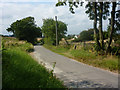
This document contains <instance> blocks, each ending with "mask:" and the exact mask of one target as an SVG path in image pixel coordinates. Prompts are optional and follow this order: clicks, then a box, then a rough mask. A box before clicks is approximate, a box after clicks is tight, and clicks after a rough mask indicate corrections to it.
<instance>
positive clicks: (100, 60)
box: [44, 45, 120, 73]
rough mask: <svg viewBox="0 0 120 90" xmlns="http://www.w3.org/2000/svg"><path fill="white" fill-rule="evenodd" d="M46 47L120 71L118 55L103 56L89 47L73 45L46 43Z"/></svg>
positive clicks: (81, 60)
mask: <svg viewBox="0 0 120 90" xmlns="http://www.w3.org/2000/svg"><path fill="white" fill-rule="evenodd" d="M44 47H45V48H48V49H50V50H51V51H53V52H55V53H58V54H61V55H64V56H67V57H69V58H72V59H75V60H77V61H79V62H82V63H85V64H89V65H92V66H95V67H98V68H102V69H106V70H109V71H112V72H116V73H118V69H120V65H119V64H118V63H119V62H118V57H117V56H111V55H108V56H105V55H104V56H102V55H98V54H97V53H95V52H91V51H90V50H88V49H85V50H84V49H83V48H81V49H78V50H77V49H76V50H75V49H73V46H69V48H66V46H65V47H63V46H57V47H56V46H48V45H44Z"/></svg>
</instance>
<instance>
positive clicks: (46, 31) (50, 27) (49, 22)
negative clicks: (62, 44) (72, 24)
mask: <svg viewBox="0 0 120 90" xmlns="http://www.w3.org/2000/svg"><path fill="white" fill-rule="evenodd" d="M57 30H58V31H57V34H58V44H59V41H60V40H61V39H62V38H63V37H65V34H66V32H67V25H66V24H65V23H64V22H62V21H58V29H57ZM42 32H43V35H44V37H45V38H44V41H45V43H46V44H50V45H55V44H56V29H55V20H53V19H43V26H42Z"/></svg>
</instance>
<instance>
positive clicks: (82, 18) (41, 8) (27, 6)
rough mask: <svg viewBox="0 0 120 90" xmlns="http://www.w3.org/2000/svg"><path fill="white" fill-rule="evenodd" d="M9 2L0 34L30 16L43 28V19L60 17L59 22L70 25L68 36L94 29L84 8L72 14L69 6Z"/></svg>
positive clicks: (4, 7)
mask: <svg viewBox="0 0 120 90" xmlns="http://www.w3.org/2000/svg"><path fill="white" fill-rule="evenodd" d="M8 1H9V0H4V2H6V3H3V6H2V17H1V18H0V21H2V27H3V28H2V30H1V31H0V33H3V34H8V32H7V31H6V28H8V27H9V26H10V24H12V23H13V22H15V21H16V20H18V19H22V18H25V17H28V16H33V17H34V18H35V21H36V23H37V25H38V26H42V23H43V22H42V19H44V18H54V17H55V16H58V20H60V21H63V22H65V23H66V24H68V34H79V33H80V32H81V31H82V30H86V29H88V28H92V27H93V21H90V20H89V19H88V16H87V15H86V14H85V9H84V7H80V8H78V9H75V11H76V13H75V14H71V13H70V11H69V7H68V6H61V7H55V3H41V2H39V3H30V2H29V3H19V1H23V0H17V1H18V3H7V2H8ZM13 1H16V0H13ZM26 1H30V0H26ZM36 1H38V0H36ZM0 10H1V9H0ZM105 25H106V23H105Z"/></svg>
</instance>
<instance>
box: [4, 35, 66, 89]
mask: <svg viewBox="0 0 120 90" xmlns="http://www.w3.org/2000/svg"><path fill="white" fill-rule="evenodd" d="M31 51H33V45H32V44H31V43H28V42H26V41H19V40H17V39H16V38H9V37H3V38H2V85H3V86H2V87H3V88H65V86H64V85H63V82H62V81H60V80H59V79H57V78H56V77H55V76H53V73H52V71H48V70H47V69H46V68H45V67H44V66H42V65H40V64H38V62H36V61H35V60H34V59H33V58H32V57H31V56H30V55H29V52H31Z"/></svg>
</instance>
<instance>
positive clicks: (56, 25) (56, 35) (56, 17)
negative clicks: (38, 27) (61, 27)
mask: <svg viewBox="0 0 120 90" xmlns="http://www.w3.org/2000/svg"><path fill="white" fill-rule="evenodd" d="M55 21H56V22H55V24H56V46H57V45H58V37H57V28H58V27H57V16H55Z"/></svg>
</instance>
